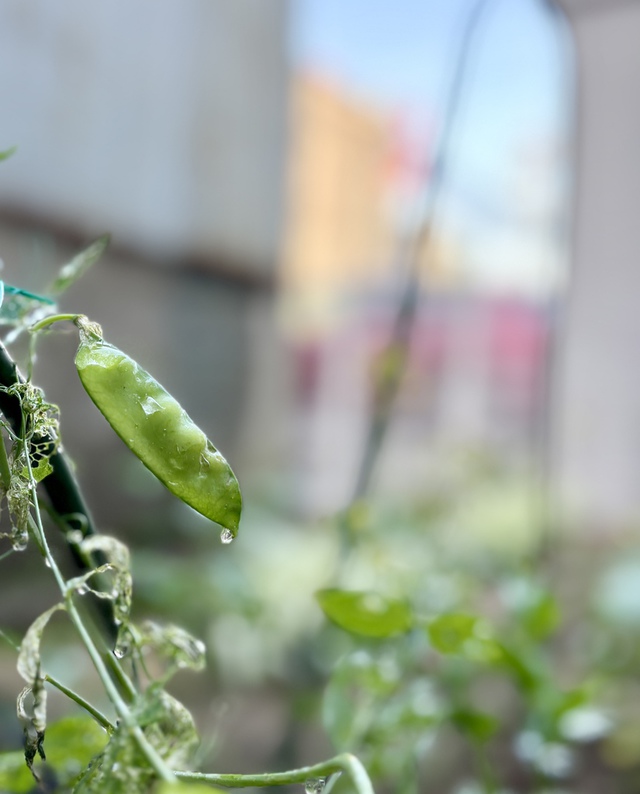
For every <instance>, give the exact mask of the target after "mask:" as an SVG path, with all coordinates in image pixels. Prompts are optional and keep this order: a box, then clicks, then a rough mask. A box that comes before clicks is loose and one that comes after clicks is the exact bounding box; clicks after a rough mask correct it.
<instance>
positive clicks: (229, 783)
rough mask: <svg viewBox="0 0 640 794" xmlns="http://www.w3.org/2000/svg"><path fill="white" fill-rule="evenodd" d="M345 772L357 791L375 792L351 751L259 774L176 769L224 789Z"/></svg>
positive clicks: (284, 783) (360, 793) (181, 775)
mask: <svg viewBox="0 0 640 794" xmlns="http://www.w3.org/2000/svg"><path fill="white" fill-rule="evenodd" d="M339 773H345V774H347V775H348V776H349V777H350V779H351V781H352V783H353V785H354V786H355V788H356V792H357V794H375V792H374V790H373V785H372V783H371V780H369V776H368V775H367V772H366V770H365V768H364V766H363V765H362V763H361V762H360V761H359V760H358V759H357V758H356V757H355V756H354V755H351V754H350V753H343V754H342V755H338V756H336V757H335V758H331V759H329V760H328V761H323V762H322V763H320V764H315V765H314V766H303V767H301V768H300V769H292V770H290V771H289V772H266V773H264V774H261V775H217V774H210V773H205V772H175V775H176V777H178V778H180V779H181V780H193V781H202V782H206V783H211V784H213V785H217V786H222V787H223V788H250V787H255V788H262V787H266V786H288V785H290V784H292V783H305V782H306V781H307V780H309V779H313V778H318V777H329V776H330V775H335V774H339Z"/></svg>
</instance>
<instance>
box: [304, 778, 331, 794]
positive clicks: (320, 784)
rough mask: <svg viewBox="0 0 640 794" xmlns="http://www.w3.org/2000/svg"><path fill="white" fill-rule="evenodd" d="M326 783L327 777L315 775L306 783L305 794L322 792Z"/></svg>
mask: <svg viewBox="0 0 640 794" xmlns="http://www.w3.org/2000/svg"><path fill="white" fill-rule="evenodd" d="M326 785H327V778H326V777H314V778H312V779H311V780H307V782H306V783H305V784H304V790H305V794H322V792H323V791H324V787H325V786H326Z"/></svg>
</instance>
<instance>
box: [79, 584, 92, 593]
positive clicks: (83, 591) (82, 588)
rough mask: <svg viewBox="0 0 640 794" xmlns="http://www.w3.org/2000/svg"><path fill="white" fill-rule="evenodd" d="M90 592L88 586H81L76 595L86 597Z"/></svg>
mask: <svg viewBox="0 0 640 794" xmlns="http://www.w3.org/2000/svg"><path fill="white" fill-rule="evenodd" d="M88 592H89V588H88V587H87V585H86V584H81V585H80V586H79V587H77V588H76V593H77V594H78V595H86V594H87V593H88Z"/></svg>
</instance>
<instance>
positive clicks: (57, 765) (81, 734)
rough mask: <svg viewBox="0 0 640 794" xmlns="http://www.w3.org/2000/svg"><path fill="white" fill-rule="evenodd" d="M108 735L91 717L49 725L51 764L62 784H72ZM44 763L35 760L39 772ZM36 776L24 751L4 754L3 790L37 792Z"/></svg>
mask: <svg viewBox="0 0 640 794" xmlns="http://www.w3.org/2000/svg"><path fill="white" fill-rule="evenodd" d="M107 739H108V737H107V734H106V733H105V732H104V730H103V729H102V728H100V726H99V725H97V723H95V722H94V721H93V720H92V719H91V718H90V717H83V716H81V717H65V718H64V719H62V720H59V721H58V722H55V723H53V724H52V725H50V726H49V727H48V728H47V765H48V766H49V767H51V768H52V769H53V770H54V771H55V774H56V777H57V779H58V781H59V782H60V784H61V786H68V785H70V784H71V783H73V782H74V781H75V779H76V778H77V777H78V775H79V774H80V773H81V772H82V770H83V769H85V768H86V766H87V765H88V763H89V761H91V759H92V758H93V757H94V756H95V755H96V754H97V753H99V752H101V750H102V749H103V748H104V746H105V744H106V743H107ZM42 767H43V764H41V763H39V762H38V763H35V764H34V769H35V770H36V772H37V771H38V770H39V769H42ZM33 785H34V781H33V776H32V775H31V772H30V771H29V770H28V769H27V765H26V764H25V761H24V753H23V752H22V751H16V752H12V753H3V754H2V755H0V790H2V791H7V792H12V794H14V792H15V794H22V792H27V791H33Z"/></svg>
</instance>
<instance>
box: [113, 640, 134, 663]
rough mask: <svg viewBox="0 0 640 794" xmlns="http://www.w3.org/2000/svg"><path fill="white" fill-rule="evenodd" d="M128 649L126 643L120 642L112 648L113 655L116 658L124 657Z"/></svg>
mask: <svg viewBox="0 0 640 794" xmlns="http://www.w3.org/2000/svg"><path fill="white" fill-rule="evenodd" d="M130 650H131V649H130V647H129V646H128V645H126V644H125V643H122V644H121V645H120V644H119V645H116V647H115V648H114V649H113V655H114V656H115V657H116V659H124V657H125V656H126V655H127V654H128V653H129V651H130Z"/></svg>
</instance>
